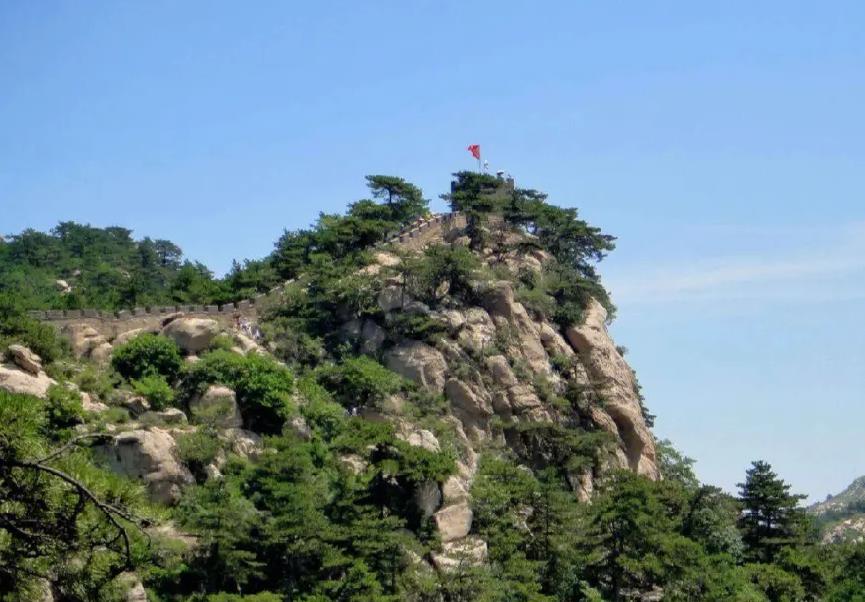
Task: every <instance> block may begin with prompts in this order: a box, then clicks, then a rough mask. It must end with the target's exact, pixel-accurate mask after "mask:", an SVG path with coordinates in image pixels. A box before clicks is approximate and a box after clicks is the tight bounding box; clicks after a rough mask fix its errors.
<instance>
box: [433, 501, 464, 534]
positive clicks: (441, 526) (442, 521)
mask: <svg viewBox="0 0 865 602" xmlns="http://www.w3.org/2000/svg"><path fill="white" fill-rule="evenodd" d="M433 519H434V520H435V523H436V527H437V528H438V530H439V533H440V534H441V539H442V541H443V542H448V541H454V540H455V539H462V538H463V537H465V536H466V535H468V534H469V531H471V528H472V509H471V508H469V505H468V504H467V503H466V502H462V503H459V504H453V505H451V506H447V507H445V508H442V509H441V510H439V511H438V512H436V513H435V514H434V515H433Z"/></svg>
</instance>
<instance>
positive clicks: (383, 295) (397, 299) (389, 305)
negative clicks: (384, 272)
mask: <svg viewBox="0 0 865 602" xmlns="http://www.w3.org/2000/svg"><path fill="white" fill-rule="evenodd" d="M409 300H410V299H409V297H408V295H405V294H404V293H403V287H401V286H397V285H391V286H386V287H384V288H383V289H381V292H379V294H378V306H379V308H381V310H382V311H384V312H388V311H393V310H395V309H399V308H401V307H402V306H403V303H406V302H408V301H409Z"/></svg>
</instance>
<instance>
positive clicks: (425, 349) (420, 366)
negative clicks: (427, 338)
mask: <svg viewBox="0 0 865 602" xmlns="http://www.w3.org/2000/svg"><path fill="white" fill-rule="evenodd" d="M384 360H385V365H386V366H387V367H388V368H389V369H391V370H393V371H394V372H396V373H397V374H400V375H401V376H404V377H405V378H407V379H409V380H412V381H414V382H415V383H417V384H418V385H420V386H422V387H424V388H426V389H428V390H430V391H433V392H434V393H441V391H442V389H444V386H445V371H446V370H447V363H446V362H445V359H444V356H442V354H441V352H440V351H439V350H438V349H436V348H435V347H431V346H429V345H427V344H426V343H421V342H420V341H406V342H403V343H401V344H399V345H397V346H395V347H393V348H392V349H389V350H388V351H387V352H386V353H385V356H384Z"/></svg>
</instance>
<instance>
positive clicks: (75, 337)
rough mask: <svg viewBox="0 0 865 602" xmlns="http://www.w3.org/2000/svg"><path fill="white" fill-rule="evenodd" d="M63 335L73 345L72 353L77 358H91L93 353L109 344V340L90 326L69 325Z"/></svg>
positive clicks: (64, 329)
mask: <svg viewBox="0 0 865 602" xmlns="http://www.w3.org/2000/svg"><path fill="white" fill-rule="evenodd" d="M63 334H64V335H65V336H66V337H67V338H68V339H69V342H70V343H71V344H72V353H73V354H74V355H75V357H77V358H82V357H90V352H91V351H93V350H94V349H96V348H97V347H99V346H100V345H103V343H108V339H106V338H105V337H104V336H103V335H101V334H100V333H99V331H98V330H96V329H95V328H93V327H92V326H90V325H89V324H67V325H66V326H64V327H63Z"/></svg>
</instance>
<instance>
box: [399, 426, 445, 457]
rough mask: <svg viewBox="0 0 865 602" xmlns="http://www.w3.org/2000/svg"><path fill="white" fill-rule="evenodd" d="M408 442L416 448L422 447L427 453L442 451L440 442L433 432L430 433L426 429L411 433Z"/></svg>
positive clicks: (407, 438)
mask: <svg viewBox="0 0 865 602" xmlns="http://www.w3.org/2000/svg"><path fill="white" fill-rule="evenodd" d="M406 442H407V443H408V444H409V445H414V446H415V447H422V448H424V449H425V450H427V451H431V452H439V451H441V446H440V445H439V440H438V439H437V438H436V436H435V435H433V434H432V432H431V431H428V430H426V429H419V430H416V431H414V432H412V433H409V435H408V437H406Z"/></svg>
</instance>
